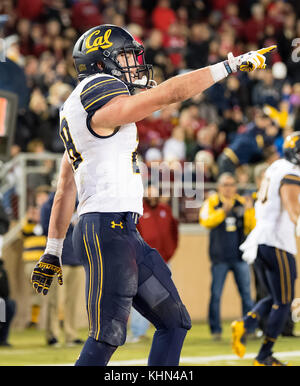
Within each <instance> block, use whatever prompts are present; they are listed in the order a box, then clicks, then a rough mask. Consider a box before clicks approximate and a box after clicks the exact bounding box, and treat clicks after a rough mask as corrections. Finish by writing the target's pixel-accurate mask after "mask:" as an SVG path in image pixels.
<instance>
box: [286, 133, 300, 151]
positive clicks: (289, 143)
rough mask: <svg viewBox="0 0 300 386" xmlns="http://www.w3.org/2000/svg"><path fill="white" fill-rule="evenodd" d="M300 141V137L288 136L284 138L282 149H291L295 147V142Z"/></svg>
mask: <svg viewBox="0 0 300 386" xmlns="http://www.w3.org/2000/svg"><path fill="white" fill-rule="evenodd" d="M299 139H300V137H299V136H298V135H296V136H294V137H292V136H288V137H287V138H286V141H285V143H284V147H285V148H291V149H293V148H294V147H295V146H296V142H297V141H298V140H299Z"/></svg>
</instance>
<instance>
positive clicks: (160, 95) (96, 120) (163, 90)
mask: <svg viewBox="0 0 300 386" xmlns="http://www.w3.org/2000/svg"><path fill="white" fill-rule="evenodd" d="M274 48H276V46H271V47H268V48H265V49H262V50H259V51H253V52H249V53H247V54H244V55H241V56H238V57H236V58H235V57H233V55H229V56H228V60H226V61H224V62H220V63H217V64H214V65H211V66H208V67H205V68H202V69H199V70H194V71H190V72H188V73H185V74H182V75H177V76H175V77H173V78H170V79H168V80H166V81H164V82H163V83H161V84H160V85H159V86H157V87H155V88H152V89H149V90H147V91H144V92H141V93H139V94H136V95H118V96H116V97H114V98H113V99H111V100H110V101H109V102H108V103H106V104H105V105H104V106H103V107H101V109H99V110H97V111H96V112H95V113H94V114H93V117H92V119H91V127H92V129H93V130H94V131H95V132H96V133H98V134H100V135H101V134H103V129H105V130H107V129H111V130H112V129H114V128H116V127H117V126H120V125H124V124H127V123H131V122H138V121H140V120H141V119H143V118H145V117H147V116H149V115H150V114H151V113H153V112H154V111H157V110H161V109H163V108H164V107H165V106H167V105H169V104H172V103H175V102H182V101H184V100H187V99H189V98H191V97H193V96H195V95H197V94H200V93H202V92H203V91H205V90H206V89H208V88H209V87H211V86H212V85H213V84H214V83H216V82H218V81H220V80H222V79H224V78H226V77H227V76H228V75H229V74H231V73H232V72H236V71H237V70H238V69H240V70H241V71H254V70H255V69H256V68H265V56H264V54H265V53H267V52H269V51H272V50H273V49H274Z"/></svg>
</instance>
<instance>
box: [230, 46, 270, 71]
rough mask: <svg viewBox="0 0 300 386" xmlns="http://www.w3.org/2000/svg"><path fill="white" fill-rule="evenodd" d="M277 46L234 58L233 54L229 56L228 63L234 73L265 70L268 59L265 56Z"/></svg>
mask: <svg viewBox="0 0 300 386" xmlns="http://www.w3.org/2000/svg"><path fill="white" fill-rule="evenodd" d="M276 48H277V46H276V45H274V46H270V47H266V48H261V49H260V50H257V51H250V52H247V53H246V54H243V55H240V56H237V57H234V56H233V54H232V52H230V53H229V54H228V63H229V65H230V68H231V69H232V71H233V72H236V71H237V70H240V71H247V72H251V71H254V70H256V69H257V68H260V69H265V68H266V64H265V63H266V57H265V54H267V53H269V52H271V51H273V50H275V49H276Z"/></svg>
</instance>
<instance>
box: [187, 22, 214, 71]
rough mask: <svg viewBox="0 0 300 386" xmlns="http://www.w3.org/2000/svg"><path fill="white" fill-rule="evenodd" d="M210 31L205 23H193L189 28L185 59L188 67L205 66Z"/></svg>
mask: <svg viewBox="0 0 300 386" xmlns="http://www.w3.org/2000/svg"><path fill="white" fill-rule="evenodd" d="M210 40H211V32H210V30H209V27H208V25H207V24H205V23H195V24H194V25H192V26H191V28H190V36H189V37H188V42H187V47H186V55H185V61H186V66H187V68H189V69H196V68H201V67H205V66H206V65H207V60H208V53H209V44H210Z"/></svg>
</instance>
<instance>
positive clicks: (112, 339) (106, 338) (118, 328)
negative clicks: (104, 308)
mask: <svg viewBox="0 0 300 386" xmlns="http://www.w3.org/2000/svg"><path fill="white" fill-rule="evenodd" d="M126 330H127V323H126V322H125V321H123V320H118V319H110V320H107V321H103V323H102V330H101V332H100V334H99V336H97V337H96V340H97V341H99V342H105V343H108V344H109V345H112V346H122V345H123V344H124V343H125V341H126Z"/></svg>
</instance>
